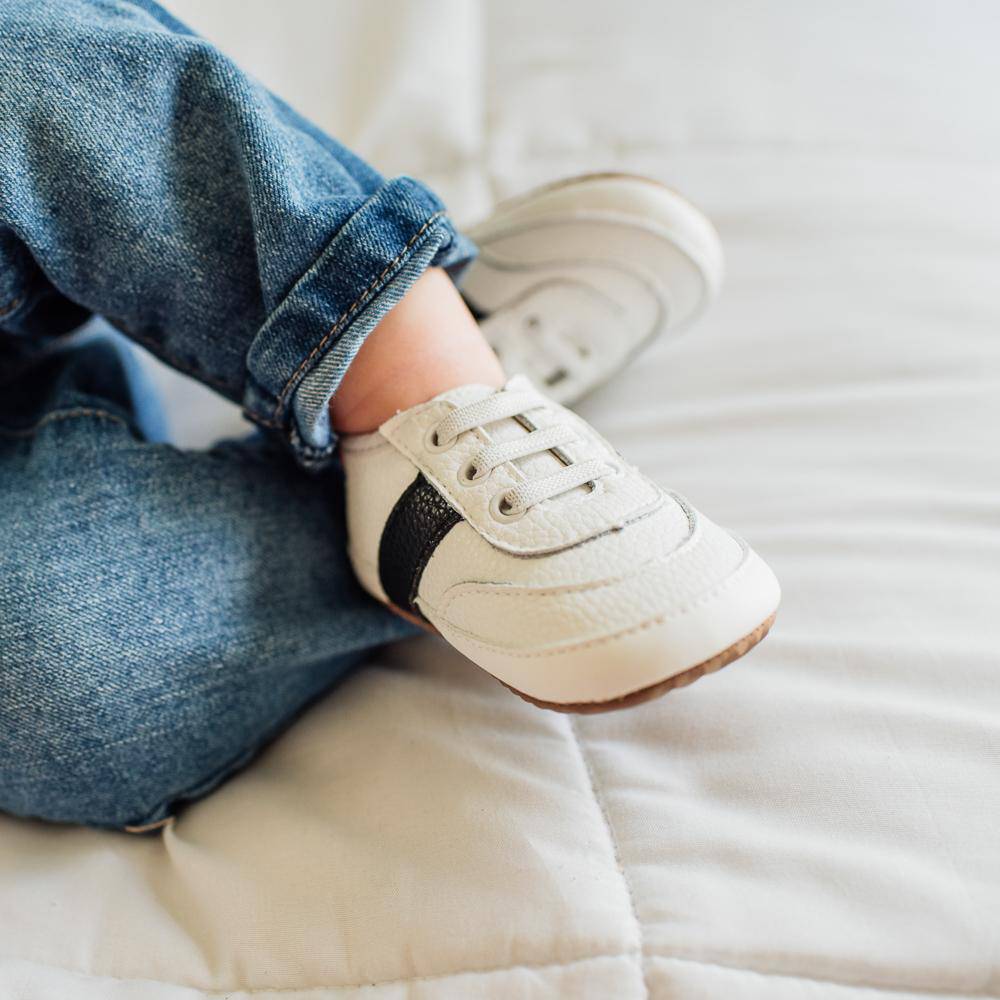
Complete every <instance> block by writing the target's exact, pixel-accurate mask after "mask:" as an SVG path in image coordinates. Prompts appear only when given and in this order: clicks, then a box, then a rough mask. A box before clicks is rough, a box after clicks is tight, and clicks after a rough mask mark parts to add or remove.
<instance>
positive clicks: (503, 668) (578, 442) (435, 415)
mask: <svg viewBox="0 0 1000 1000" xmlns="http://www.w3.org/2000/svg"><path fill="white" fill-rule="evenodd" d="M342 454H343V461H344V468H345V471H346V475H347V505H348V532H349V537H350V555H351V560H352V562H353V565H354V569H355V572H356V573H357V575H358V578H359V579H360V580H361V582H362V584H363V586H365V587H366V589H367V590H368V591H369V592H370V593H372V594H373V595H374V596H376V597H377V598H379V599H380V600H381V601H384V602H385V603H387V604H390V605H392V606H394V607H395V608H396V609H397V610H399V611H401V612H402V613H404V614H406V615H408V616H410V617H413V618H415V619H416V620H419V621H421V622H423V623H425V624H427V625H429V626H431V627H433V628H434V629H436V630H437V631H438V632H440V634H441V635H442V636H443V637H444V638H445V639H446V640H447V641H448V642H450V643H451V644H452V645H453V646H455V647H456V648H457V649H459V650H460V651H461V652H463V653H464V654H465V655H466V656H467V657H469V659H471V660H472V661H473V662H475V663H477V664H478V665H479V666H481V667H483V668H484V669H485V670H487V671H489V672H490V673H491V674H493V675H494V676H495V677H497V678H498V679H499V680H501V681H502V682H503V683H504V684H506V685H507V686H508V687H510V688H512V689H513V690H515V691H516V692H518V693H519V694H521V695H522V696H524V697H525V698H527V699H529V700H531V701H534V702H535V703H537V704H541V705H543V706H545V707H549V708H558V709H562V710H567V711H599V710H603V709H608V708H616V707H622V706H624V705H628V704H632V703H634V702H637V701H642V700H645V699H646V698H649V697H652V696H654V695H656V694H660V693H662V692H664V691H666V690H669V689H670V688H672V687H677V686H679V685H681V684H684V683H688V682H689V681H691V680H694V679H695V678H696V677H699V676H701V675H702V674H704V673H707V672H709V671H711V670H714V669H717V668H718V667H721V666H723V665H725V664H726V663H728V662H730V661H731V660H734V659H736V658H737V657H738V656H741V655H742V654H743V653H745V652H746V651H747V650H748V649H750V648H751V647H752V646H753V645H754V644H755V643H757V642H758V641H759V640H760V639H761V638H763V636H764V635H765V634H766V632H767V630H768V628H769V626H770V624H771V621H772V620H773V617H774V614H775V611H776V609H777V606H778V601H779V598H780V592H779V588H778V583H777V581H776V579H775V577H774V575H773V573H772V572H771V570H770V569H769V568H768V567H767V565H766V564H765V563H764V562H763V560H761V559H760V557H759V556H757V555H756V554H755V553H754V552H753V551H752V550H751V549H750V548H749V547H748V546H747V545H746V544H745V543H744V542H742V541H741V540H739V539H737V538H735V537H733V536H732V535H730V534H729V533H728V532H726V531H724V530H723V529H721V528H719V527H717V526H716V525H715V524H713V523H712V522H711V521H709V520H708V519H707V518H705V517H703V516H702V515H700V514H699V513H698V512H697V511H696V510H694V508H692V507H691V506H690V505H689V504H687V503H686V502H685V501H684V500H682V499H681V498H680V497H678V496H676V495H674V494H672V493H669V492H666V491H664V490H662V489H660V488H659V487H658V486H656V485H655V484H654V483H652V482H651V481H650V480H648V479H647V478H646V477H644V476H642V475H641V474H640V473H639V472H638V471H637V470H636V469H634V468H632V467H631V466H629V465H628V464H627V463H626V462H625V460H624V459H623V458H622V457H621V456H620V455H619V454H618V453H617V452H615V451H614V449H613V448H612V447H611V446H610V445H609V444H608V443H607V442H606V441H605V440H604V439H603V438H601V437H600V436H599V435H598V434H597V433H596V432H595V431H594V430H593V429H592V428H591V427H589V426H588V425H587V424H586V423H585V422H584V421H583V420H581V419H580V418H579V417H578V416H576V415H575V414H573V413H572V412H570V411H569V410H566V409H564V408H563V407H561V406H558V405H556V404H554V403H553V402H551V401H550V400H549V399H547V398H546V397H545V396H543V395H542V394H541V393H539V392H538V391H536V390H535V389H534V387H533V386H532V385H531V383H530V382H529V381H528V380H527V379H526V378H524V377H523V376H517V377H515V378H512V379H511V380H510V381H509V382H508V384H507V385H506V386H505V387H504V389H502V390H500V391H495V390H493V389H491V388H489V387H487V386H481V385H468V386H463V387H461V388H458V389H455V390H452V391H450V392H446V393H444V394H442V395H440V396H438V397H436V398H435V399H432V400H430V401H429V402H427V403H423V404H421V405H419V406H415V407H413V408H411V409H409V410H406V411H404V412H402V413H399V414H397V415H396V416H395V417H393V418H392V419H390V420H389V421H387V422H386V423H385V424H383V425H382V427H381V428H379V430H378V431H376V432H375V433H372V434H365V435H357V436H350V437H345V438H344V439H343V441H342Z"/></svg>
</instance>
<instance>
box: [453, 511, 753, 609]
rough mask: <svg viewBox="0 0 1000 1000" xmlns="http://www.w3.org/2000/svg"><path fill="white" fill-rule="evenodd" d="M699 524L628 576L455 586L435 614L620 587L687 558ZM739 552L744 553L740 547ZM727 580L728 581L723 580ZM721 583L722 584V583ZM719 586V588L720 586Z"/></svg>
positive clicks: (695, 538) (698, 536) (742, 558)
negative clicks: (480, 600) (480, 603)
mask: <svg viewBox="0 0 1000 1000" xmlns="http://www.w3.org/2000/svg"><path fill="white" fill-rule="evenodd" d="M699 527H700V522H699V524H698V525H696V527H695V529H694V530H693V531H692V532H691V533H690V534H688V535H687V536H686V537H685V538H684V540H683V541H682V542H681V543H680V544H679V545H677V546H676V547H675V548H673V549H671V550H670V551H669V552H667V553H666V554H665V555H657V556H653V557H652V558H650V559H647V560H646V561H645V562H644V563H640V564H639V565H638V566H637V567H636V568H635V570H634V571H633V572H632V573H629V574H628V575H626V576H615V577H608V578H605V579H604V580H597V581H592V582H588V583H573V584H567V585H565V586H562V587H541V588H538V589H534V588H531V587H522V586H517V585H516V586H505V585H503V584H493V585H483V584H461V583H460V584H456V585H455V586H454V587H452V588H450V590H449V591H448V593H449V595H450V596H449V597H448V599H447V600H446V601H445V602H444V604H442V605H441V607H440V608H438V609H437V612H438V614H441V615H444V616H445V617H447V614H448V610H449V608H451V606H452V605H453V604H454V603H455V602H456V601H458V600H460V599H461V598H463V597H467V596H468V595H470V594H488V595H489V596H491V597H528V598H531V597H562V596H565V595H567V594H593V593H596V592H598V591H601V590H606V589H607V588H608V587H614V586H617V585H618V584H620V583H626V582H627V581H629V580H634V579H635V578H636V577H638V576H641V575H642V573H643V571H645V570H647V569H648V568H649V566H650V565H651V564H652V563H660V564H661V566H660V567H658V568H663V566H664V565H666V564H668V563H672V562H674V561H675V560H676V559H679V558H680V557H681V556H682V555H685V554H687V553H688V552H689V551H690V550H691V548H692V547H693V546H694V544H695V543H696V542H697V541H698V540H700V537H701V534H702V532H700V531H699ZM734 541H735V539H734ZM741 549H745V547H744V546H741ZM745 559H746V552H745V551H744V552H743V556H742V557H741V559H740V561H739V563H737V565H736V567H735V568H734V569H733V571H732V572H733V573H736V572H738V571H739V569H740V567H741V566H742V564H743V562H744V560H745ZM726 579H728V577H727V578H726ZM722 582H725V581H722ZM720 585H721V584H720Z"/></svg>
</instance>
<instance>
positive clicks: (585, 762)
mask: <svg viewBox="0 0 1000 1000" xmlns="http://www.w3.org/2000/svg"><path fill="white" fill-rule="evenodd" d="M563 718H564V719H565V721H566V728H567V730H568V732H569V735H570V742H571V743H572V744H573V745H574V746H575V747H576V752H577V754H578V755H579V758H580V765H581V766H582V767H583V771H584V774H585V775H586V776H587V782H588V787H589V789H590V796H591V799H592V800H593V802H594V807H595V808H596V809H597V811H598V813H599V814H600V817H601V819H602V821H603V822H604V829H605V831H606V832H607V835H608V843H609V845H610V847H611V855H612V857H613V858H614V859H615V867H616V868H617V870H618V874H619V875H620V876H621V880H622V885H623V886H624V888H625V894H626V896H627V897H628V903H629V910H630V912H631V914H632V922H633V923H634V924H635V936H636V940H637V941H638V944H639V965H640V968H639V972H640V974H641V975H642V985H643V989H644V991H645V994H646V997H647V998H648V997H649V983H648V982H646V969H645V961H644V958H645V945H644V941H643V933H642V922H641V921H640V920H639V907H638V905H637V903H636V899H635V893H634V892H633V891H632V883H631V882H630V881H629V877H628V874H627V873H626V871H625V864H624V862H623V861H622V852H621V847H620V845H619V843H618V837H617V836H616V835H615V828H614V826H613V825H612V823H611V817H610V815H609V814H608V810H607V806H606V805H605V802H604V797H603V796H602V794H601V789H600V785H599V784H598V781H597V775H596V773H595V771H594V769H593V767H592V766H591V764H590V758H589V757H588V756H587V753H586V751H585V750H584V749H583V741H582V740H581V739H580V734H579V732H578V731H577V728H576V720H574V719H573V718H571V717H570V716H563Z"/></svg>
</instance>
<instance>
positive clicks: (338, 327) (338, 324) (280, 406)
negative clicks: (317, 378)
mask: <svg viewBox="0 0 1000 1000" xmlns="http://www.w3.org/2000/svg"><path fill="white" fill-rule="evenodd" d="M443 215H444V212H435V213H434V214H433V215H432V216H431V217H430V218H429V219H428V220H427V221H426V222H425V223H424V224H423V225H422V226H421V227H420V228H419V229H418V230H417V231H416V232H415V233H414V234H413V235H412V236H411V237H410V239H409V241H408V242H407V244H406V246H404V247H403V249H402V250H400V251H399V253H398V254H396V256H395V257H393V259H392V260H391V261H389V263H388V264H387V265H386V266H385V269H384V270H383V271H382V273H381V274H380V275H379V276H378V277H377V278H374V279H373V280H372V282H371V283H370V284H369V285H368V287H367V288H366V289H365V290H364V291H363V292H362V293H361V294H360V295H359V296H358V297H357V298H356V299H355V300H354V301H353V302H352V303H351V304H350V305H349V306H348V307H347V308H346V309H345V310H344V311H343V312H342V313H341V314H340V315H339V316H338V317H337V319H336V320H335V321H334V324H333V326H332V327H330V329H329V330H328V331H327V333H326V336H324V337H323V339H322V340H321V341H320V342H319V343H318V344H317V345H316V346H315V347H314V348H313V349H312V350H311V351H310V352H309V355H308V356H307V357H306V359H305V360H304V361H303V362H302V363H301V364H300V365H299V367H298V368H297V369H296V370H295V372H294V373H293V374H292V376H291V378H289V380H288V381H287V382H286V383H285V387H284V388H283V389H282V390H281V394H280V395H279V396H278V403H277V406H276V407H275V410H274V414H273V415H272V421H279V420H280V418H281V415H282V414H283V413H284V411H285V406H286V405H287V403H288V395H289V393H290V392H291V391H292V388H293V383H294V382H296V381H297V380H298V378H299V377H300V376H301V375H302V373H303V372H304V371H305V370H306V368H308V367H309V365H310V364H311V362H312V361H313V359H314V358H315V357H316V355H318V354H319V353H320V352H321V351H322V350H323V348H324V347H326V345H327V344H328V343H329V341H330V338H331V337H333V336H334V335H335V334H337V333H340V332H341V331H342V330H343V328H344V326H346V325H347V322H348V321H349V320H350V319H351V317H352V316H353V314H354V313H356V312H357V311H358V309H359V308H360V307H361V306H362V305H363V304H364V303H365V302H366V301H367V300H368V299H369V298H370V297H371V293H372V292H373V291H374V290H375V289H376V288H377V287H378V286H379V285H380V284H381V282H382V281H383V279H384V278H385V276H386V275H387V274H388V273H389V272H390V271H391V270H392V269H393V268H394V267H395V266H396V265H397V264H398V263H399V262H400V261H401V260H402V259H403V257H405V256H406V254H407V253H408V252H409V251H410V248H411V247H412V246H413V244H414V243H416V242H417V240H419V239H420V237H421V236H423V234H424V233H425V232H426V231H427V230H428V229H429V228H430V227H431V226H432V225H433V224H434V223H435V222H437V221H438V219H440V218H441V217H442V216H443ZM268 426H271V427H275V426H280V424H278V423H270V424H269V425H268Z"/></svg>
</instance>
